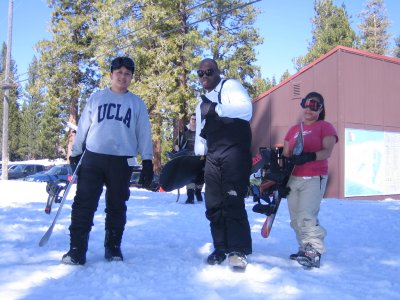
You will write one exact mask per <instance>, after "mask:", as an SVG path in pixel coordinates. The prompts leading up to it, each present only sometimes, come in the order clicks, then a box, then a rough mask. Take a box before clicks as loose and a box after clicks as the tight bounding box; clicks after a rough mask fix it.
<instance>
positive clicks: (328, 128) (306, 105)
mask: <svg viewBox="0 0 400 300" xmlns="http://www.w3.org/2000/svg"><path fill="white" fill-rule="evenodd" d="M301 107H302V108H303V123H302V124H299V125H295V126H293V127H292V128H290V129H289V131H288V132H287V134H286V136H285V139H284V146H283V155H284V156H286V157H290V156H291V162H292V163H293V164H294V169H293V171H292V173H291V175H290V178H289V181H288V184H287V186H288V187H289V188H290V192H289V194H288V196H287V202H288V208H289V214H290V225H291V227H292V228H293V230H294V232H295V234H296V238H297V242H298V244H299V250H298V252H297V253H295V254H292V255H290V259H293V260H297V261H298V263H299V264H301V265H303V266H306V267H317V268H319V267H320V261H321V254H322V253H324V251H325V247H324V238H325V236H326V230H325V229H324V228H323V227H322V225H321V223H320V222H319V220H318V213H319V210H320V205H321V200H322V198H323V196H324V193H325V188H326V183H327V179H328V158H329V157H330V156H331V153H332V150H333V147H334V145H335V144H336V143H337V142H338V136H337V133H336V130H335V128H334V127H333V126H332V124H330V123H329V122H326V121H324V120H325V105H324V98H323V97H322V95H321V94H319V93H317V92H311V93H309V94H308V95H307V96H306V97H305V98H304V99H302V101H301ZM300 130H302V131H303V140H304V142H303V152H302V153H301V154H300V155H292V150H293V147H294V145H295V141H296V137H297V135H298V134H299V131H300Z"/></svg>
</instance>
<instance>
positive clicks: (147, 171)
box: [138, 159, 154, 188]
mask: <svg viewBox="0 0 400 300" xmlns="http://www.w3.org/2000/svg"><path fill="white" fill-rule="evenodd" d="M153 176H154V171H153V162H152V161H151V160H150V159H145V160H144V161H142V172H140V178H139V181H138V183H139V184H141V185H142V186H143V187H144V188H148V187H149V186H150V184H151V182H152V181H153Z"/></svg>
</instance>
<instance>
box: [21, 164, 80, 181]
mask: <svg viewBox="0 0 400 300" xmlns="http://www.w3.org/2000/svg"><path fill="white" fill-rule="evenodd" d="M71 177H72V169H71V166H70V165H69V164H60V165H55V166H54V167H52V168H51V169H50V170H48V171H45V172H40V173H36V174H33V175H29V176H27V177H25V178H24V180H26V181H36V182H37V181H40V182H50V181H64V182H68V181H69V180H70V179H71Z"/></svg>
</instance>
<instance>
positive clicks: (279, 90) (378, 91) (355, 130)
mask: <svg viewBox="0 0 400 300" xmlns="http://www.w3.org/2000/svg"><path fill="white" fill-rule="evenodd" d="M399 90H400V59H395V58H391V57H387V56H383V55H377V54H374V53H369V52H365V51H361V50H356V49H352V48H347V47H343V46H338V47H336V48H334V49H332V50H331V51H330V52H328V53H327V54H325V55H323V56H321V57H320V58H318V59H317V60H315V61H314V62H313V63H311V64H309V65H308V66H306V67H304V68H303V69H301V70H300V71H299V72H297V73H296V74H294V75H293V76H291V77H289V78H288V79H287V80H285V81H283V82H281V83H280V84H279V85H277V86H275V87H274V88H272V89H270V90H268V91H266V92H265V93H263V94H261V95H260V96H258V97H257V98H255V99H254V100H253V118H252V120H251V127H252V132H253V146H252V151H253V154H255V153H257V152H258V149H259V147H271V146H274V145H276V144H283V139H284V136H285V134H286V132H287V130H288V129H289V127H290V126H292V125H294V124H295V123H299V122H300V121H301V116H302V112H301V107H300V101H301V99H302V98H303V97H304V96H305V95H306V94H308V93H309V92H311V91H316V92H319V93H321V94H322V95H323V97H324V99H325V108H326V120H327V121H329V122H331V123H332V124H333V125H334V126H335V128H336V130H337V132H338V136H339V142H338V144H337V145H336V146H335V149H334V151H333V153H332V156H331V158H330V159H329V168H330V172H329V181H328V187H327V191H326V194H325V197H327V198H330V197H334V198H342V199H343V198H356V199H369V198H371V199H384V198H399V196H400V91H399Z"/></svg>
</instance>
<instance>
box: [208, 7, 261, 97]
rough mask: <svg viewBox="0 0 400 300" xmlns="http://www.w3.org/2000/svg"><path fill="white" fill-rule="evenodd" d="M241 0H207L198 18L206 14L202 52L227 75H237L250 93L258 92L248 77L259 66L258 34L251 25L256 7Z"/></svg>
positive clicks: (233, 76) (250, 76)
mask: <svg viewBox="0 0 400 300" xmlns="http://www.w3.org/2000/svg"><path fill="white" fill-rule="evenodd" d="M246 3H248V2H247V1H242V0H229V1H228V0H216V1H213V2H211V3H210V4H208V6H207V7H206V8H205V10H204V13H203V14H202V18H209V19H208V21H207V23H208V24H207V27H206V28H205V29H204V30H203V39H204V41H205V44H206V45H207V46H206V48H205V49H204V52H203V56H210V57H211V58H213V59H215V60H216V61H217V62H218V66H219V68H220V70H221V72H222V74H224V75H225V77H227V78H236V79H239V80H240V81H241V82H242V83H243V85H244V86H245V87H246V89H247V90H248V91H249V94H250V95H251V96H252V97H255V96H258V95H257V93H256V92H255V90H254V88H253V86H252V84H251V81H252V79H253V78H254V77H255V75H256V72H257V71H259V70H260V69H259V67H258V66H256V65H254V62H255V61H256V53H255V51H254V48H255V46H257V45H259V44H260V43H262V38H261V37H260V35H259V32H258V30H257V29H256V28H254V27H253V25H254V22H255V18H256V16H257V15H258V14H259V10H258V9H256V8H255V7H254V6H252V5H246Z"/></svg>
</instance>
